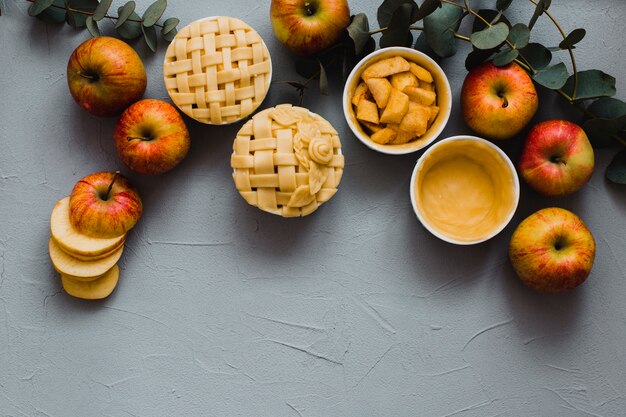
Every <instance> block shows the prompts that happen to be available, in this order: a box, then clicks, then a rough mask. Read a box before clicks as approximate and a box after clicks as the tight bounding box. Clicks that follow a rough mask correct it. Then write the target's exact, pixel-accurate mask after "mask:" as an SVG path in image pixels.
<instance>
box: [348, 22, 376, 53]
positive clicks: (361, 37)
mask: <svg viewBox="0 0 626 417" xmlns="http://www.w3.org/2000/svg"><path fill="white" fill-rule="evenodd" d="M369 31H370V25H369V22H368V20H367V15H366V14H365V13H359V14H357V15H354V16H353V17H352V22H350V25H348V35H349V36H350V39H352V41H353V42H354V52H355V54H357V55H358V54H360V53H361V52H363V49H365V45H367V41H368V40H369V39H370V37H371V36H370V34H369Z"/></svg>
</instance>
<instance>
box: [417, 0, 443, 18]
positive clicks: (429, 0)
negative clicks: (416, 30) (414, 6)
mask: <svg viewBox="0 0 626 417" xmlns="http://www.w3.org/2000/svg"><path fill="white" fill-rule="evenodd" d="M440 6H441V0H424V2H423V3H422V4H421V5H420V7H419V10H418V11H417V15H416V16H414V20H413V21H412V23H415V22H417V21H418V20H422V19H423V18H425V17H426V16H428V15H429V14H431V13H433V12H434V11H435V10H437V7H440Z"/></svg>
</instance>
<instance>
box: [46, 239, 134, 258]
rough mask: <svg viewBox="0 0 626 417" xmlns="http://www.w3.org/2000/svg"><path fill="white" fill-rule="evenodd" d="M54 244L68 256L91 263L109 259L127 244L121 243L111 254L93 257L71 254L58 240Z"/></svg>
mask: <svg viewBox="0 0 626 417" xmlns="http://www.w3.org/2000/svg"><path fill="white" fill-rule="evenodd" d="M52 239H54V237H52ZM54 243H56V244H57V245H58V246H59V249H61V250H62V251H63V252H65V253H67V254H68V255H70V256H71V257H72V258H76V259H78V260H79V261H85V262H91V261H97V260H98V259H102V258H107V257H109V256H111V255H113V253H114V252H116V251H117V250H118V249H119V248H121V247H122V246H124V243H125V242H124V241H122V242H120V244H119V245H117V246H116V247H114V248H113V249H111V250H110V251H109V252H105V253H103V254H100V255H93V256H85V255H79V254H77V253H74V252H70V251H68V250H66V249H65V248H64V247H63V246H61V245H59V242H57V241H56V240H55V241H54Z"/></svg>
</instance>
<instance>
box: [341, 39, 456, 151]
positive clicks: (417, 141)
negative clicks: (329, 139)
mask: <svg viewBox="0 0 626 417" xmlns="http://www.w3.org/2000/svg"><path fill="white" fill-rule="evenodd" d="M451 104H452V94H451V90H450V83H449V82H448V78H447V77H446V74H445V73H444V72H443V70H442V69H441V67H440V66H439V65H438V64H437V63H436V62H435V61H433V60H432V59H431V58H430V57H429V56H428V55H426V54H423V53H422V52H420V51H417V50H415V49H410V48H402V47H390V48H383V49H380V50H378V51H375V52H373V53H371V54H369V55H368V56H366V57H365V58H363V59H362V60H361V61H360V62H359V63H358V64H357V65H356V66H355V67H354V69H353V70H352V72H351V73H350V75H349V76H348V79H347V81H346V85H345V87H344V91H343V111H344V116H345V118H346V121H347V123H348V126H350V129H351V130H352V132H353V133H354V135H355V136H356V137H357V138H358V139H359V140H360V141H361V142H363V143H364V144H365V145H366V146H367V147H369V148H371V149H373V150H375V151H378V152H382V153H385V154H391V155H401V154H407V153H411V152H416V151H418V150H420V149H423V148H424V147H426V146H428V145H429V144H431V143H432V142H433V141H434V140H435V139H437V137H438V136H439V135H440V134H441V132H442V131H443V129H444V128H445V126H446V124H447V122H448V119H449V117H450V111H451V109H452V105H451Z"/></svg>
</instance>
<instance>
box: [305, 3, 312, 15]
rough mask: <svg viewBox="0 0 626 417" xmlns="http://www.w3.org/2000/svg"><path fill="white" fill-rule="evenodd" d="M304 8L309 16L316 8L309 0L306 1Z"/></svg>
mask: <svg viewBox="0 0 626 417" xmlns="http://www.w3.org/2000/svg"><path fill="white" fill-rule="evenodd" d="M304 9H305V10H306V15H307V16H313V15H314V14H315V9H314V8H313V6H312V5H311V3H309V2H308V1H307V2H306V3H304Z"/></svg>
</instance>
